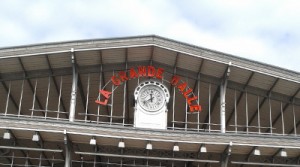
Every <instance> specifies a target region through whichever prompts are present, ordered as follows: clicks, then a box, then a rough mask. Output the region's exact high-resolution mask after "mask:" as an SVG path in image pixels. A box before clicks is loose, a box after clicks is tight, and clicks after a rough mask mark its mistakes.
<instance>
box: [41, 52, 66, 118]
mask: <svg viewBox="0 0 300 167" xmlns="http://www.w3.org/2000/svg"><path fill="white" fill-rule="evenodd" d="M45 57H46V60H47V61H46V62H47V64H48V68H49V70H50V75H51V78H52V80H53V82H54V86H55V90H56V92H57V94H59V89H58V85H57V82H56V79H55V77H54V76H53V70H52V66H51V63H50V60H49V57H48V55H45ZM60 101H61V106H62V108H63V111H64V112H67V109H66V106H65V104H64V101H63V98H61V97H60ZM64 114H65V115H66V116H67V117H68V114H67V113H64Z"/></svg>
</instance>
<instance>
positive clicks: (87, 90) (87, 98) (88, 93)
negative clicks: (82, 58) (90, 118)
mask: <svg viewBox="0 0 300 167" xmlns="http://www.w3.org/2000/svg"><path fill="white" fill-rule="evenodd" d="M89 95H90V73H89V74H88V83H87V88H86V102H85V104H86V106H85V116H84V120H85V122H86V121H87V114H88V107H89Z"/></svg>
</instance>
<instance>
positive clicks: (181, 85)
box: [177, 82, 187, 92]
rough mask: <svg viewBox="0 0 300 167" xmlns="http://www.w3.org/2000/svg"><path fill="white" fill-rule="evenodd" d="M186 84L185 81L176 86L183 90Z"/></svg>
mask: <svg viewBox="0 0 300 167" xmlns="http://www.w3.org/2000/svg"><path fill="white" fill-rule="evenodd" d="M186 86H187V83H186V82H183V83H182V84H180V85H178V86H177V87H178V89H179V90H180V91H181V92H183V91H184V90H185V88H186Z"/></svg>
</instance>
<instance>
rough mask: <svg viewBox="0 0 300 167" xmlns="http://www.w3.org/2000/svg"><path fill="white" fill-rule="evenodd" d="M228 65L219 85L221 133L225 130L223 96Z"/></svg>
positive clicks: (227, 75)
mask: <svg viewBox="0 0 300 167" xmlns="http://www.w3.org/2000/svg"><path fill="white" fill-rule="evenodd" d="M230 65H231V62H229V65H228V67H227V70H226V72H225V74H224V76H223V80H222V83H221V85H220V124H221V133H225V132H226V117H225V104H226V103H225V96H226V89H227V80H228V77H229V75H230Z"/></svg>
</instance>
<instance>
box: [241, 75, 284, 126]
mask: <svg viewBox="0 0 300 167" xmlns="http://www.w3.org/2000/svg"><path fill="white" fill-rule="evenodd" d="M278 81H279V78H277V79H276V80H275V81H274V83H273V84H272V86H271V87H270V89H269V90H268V93H267V95H268V96H269V97H270V96H271V92H272V91H273V89H274V87H275V86H276V84H277V82H278ZM266 100H267V97H264V99H263V100H262V102H261V103H260V104H259V109H261V107H262V106H263V105H264V103H265V101H266ZM259 109H256V110H255V113H254V114H253V115H252V117H251V118H250V120H249V124H248V126H249V125H251V123H252V121H253V120H254V118H255V117H256V114H257V112H258V110H259ZM246 128H247V127H246ZM246 128H244V131H245V130H246Z"/></svg>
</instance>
